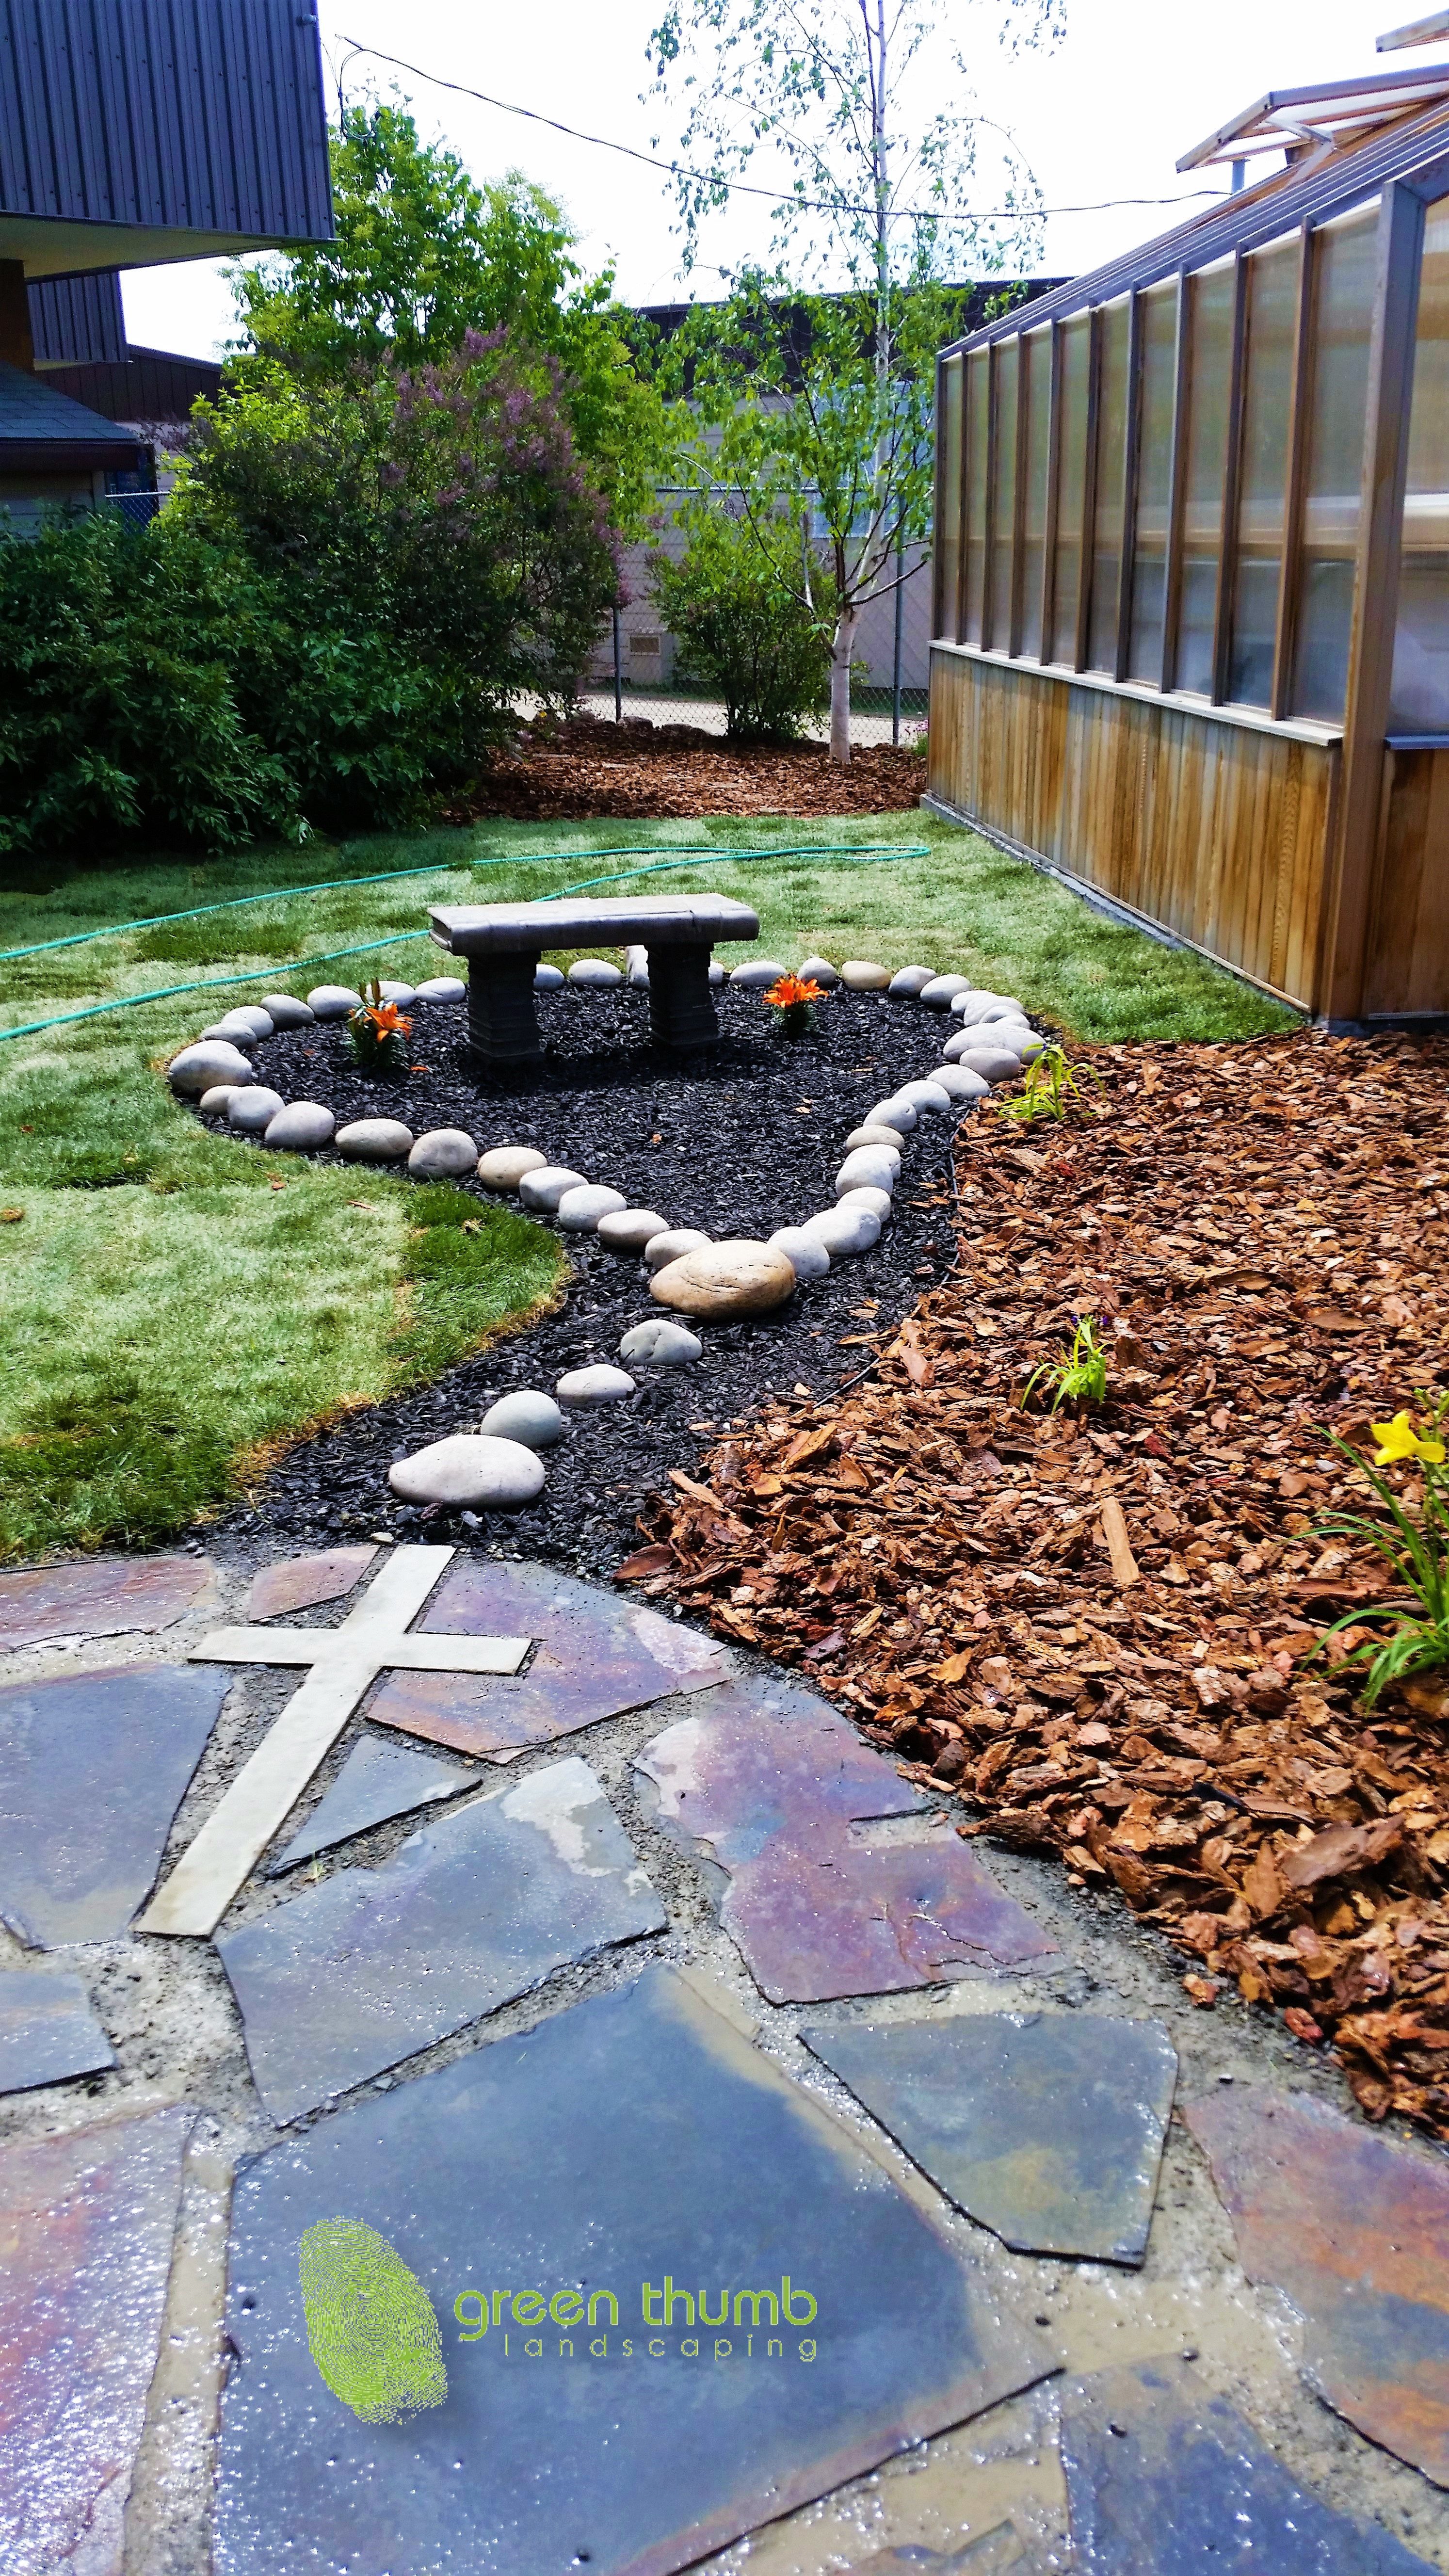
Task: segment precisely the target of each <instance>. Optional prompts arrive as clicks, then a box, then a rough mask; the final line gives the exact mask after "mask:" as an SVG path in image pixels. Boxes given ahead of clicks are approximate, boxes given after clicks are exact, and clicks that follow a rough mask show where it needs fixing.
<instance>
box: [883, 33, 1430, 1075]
mask: <svg viewBox="0 0 1449 2576" xmlns="http://www.w3.org/2000/svg"><path fill="white" fill-rule="evenodd" d="M1425 27H1426V28H1427V29H1428V30H1429V31H1430V32H1432V33H1433V34H1435V35H1442V34H1444V33H1445V32H1446V31H1449V16H1446V17H1445V18H1444V19H1441V20H1434V21H1427V22H1425ZM1423 34H1424V29H1422V28H1414V29H1406V30H1403V31H1401V32H1400V33H1399V34H1398V35H1396V36H1393V37H1389V38H1385V39H1381V40H1380V42H1381V49H1383V50H1388V49H1390V48H1393V47H1396V46H1399V45H1402V44H1404V43H1407V42H1411V41H1412V42H1418V41H1422V38H1423ZM1263 153H1273V154H1275V155H1284V156H1286V157H1285V158H1283V159H1281V160H1279V161H1278V163H1277V166H1275V167H1274V168H1273V169H1272V170H1271V171H1270V173H1269V175H1268V176H1267V177H1266V178H1263V179H1261V180H1259V181H1257V182H1256V183H1255V184H1250V185H1246V186H1244V185H1243V184H1241V183H1242V180H1243V177H1244V174H1245V171H1246V169H1247V167H1248V165H1249V164H1250V163H1251V162H1253V161H1254V160H1256V158H1257V156H1259V155H1260V154H1263ZM1218 163H1222V164H1232V165H1234V166H1233V171H1232V176H1233V180H1234V188H1233V192H1232V194H1230V195H1229V196H1228V197H1226V198H1225V199H1221V200H1219V201H1218V202H1217V203H1216V204H1214V205H1213V206H1212V207H1210V208H1209V209H1208V210H1207V211H1206V212H1205V213H1203V214H1201V215H1199V216H1196V217H1194V218H1193V220H1192V221H1191V222H1189V223H1187V224H1184V225H1183V226H1181V227H1180V228H1179V229H1178V230H1176V231H1174V232H1172V233H1169V234H1166V235H1164V236H1163V237H1162V238H1160V239H1159V240H1157V241H1154V242H1151V243H1149V244H1147V245H1146V246H1145V247H1144V248H1142V249H1141V250H1138V251H1136V252H1134V253H1132V254H1131V255H1130V256H1129V257H1126V258H1123V259H1120V260H1117V261H1115V262H1113V263H1112V264H1111V265H1110V266H1108V267H1105V268H1102V269H1099V270H1097V271H1096V272H1095V273H1094V274H1093V275H1090V276H1086V277H1081V278H1077V279H1074V280H1073V281H1072V282H1071V284H1070V285H1068V286H1065V287H1062V288H1059V289H1057V290H1056V291H1055V292H1054V293H1053V294H1051V295H1049V296H1046V297H1044V298H1042V299H1040V300H1039V301H1037V302H1035V303H1033V304H1031V305H1030V306H1024V307H1018V308H1017V309H1016V310H1014V311H1012V312H1009V313H1007V314H1006V315H1004V316H1003V317H1001V318H999V319H998V320H996V321H995V322H993V323H991V324H990V325H988V326H987V327H986V328H984V329H982V330H979V331H976V332H974V333H972V334H971V336H970V337H969V338H968V339H966V340H965V341H963V342H961V343H960V344H959V345H958V346H956V347H954V348H951V349H948V350H946V351H945V352H943V354H942V358H941V361H940V369H939V379H938V387H937V422H938V457H937V474H938V490H937V511H936V528H937V536H936V560H935V595H934V610H933V636H934V641H933V643H932V648H931V729H930V788H931V796H930V801H931V803H932V804H934V805H936V806H937V807H939V808H940V809H941V810H943V811H948V812H950V813H952V814H955V815H958V816H964V817H966V818H969V819H970V820H971V821H972V822H974V823H976V824H977V825H978V826H980V827H981V828H983V829H985V830H986V831H987V832H989V833H990V834H992V835H993V836H994V837H995V838H997V839H998V840H1000V841H1002V842H1003V843H1004V844H1005V845H1006V846H1008V847H1010V848H1012V849H1015V850H1017V851H1020V852H1021V853H1022V854H1023V855H1025V856H1027V857H1030V858H1032V859H1035V860H1037V861H1039V862H1045V863H1046V864H1048V865H1049V866H1051V867H1053V868H1055V869H1057V870H1059V871H1061V872H1062V873H1063V874H1064V875H1066V876H1068V877H1069V878H1071V879H1073V880H1075V881H1077V882H1080V883H1083V884H1085V885H1086V886H1088V887H1091V888H1093V889H1095V890H1096V891H1097V892H1098V893H1100V894H1101V895H1104V896H1106V897H1108V898H1110V899H1111V900H1112V901H1113V902H1114V903H1116V904H1118V905H1120V906H1123V907H1125V908H1126V909H1127V910H1128V911H1130V912H1131V913H1133V914H1135V915H1136V916H1137V917H1138V918H1140V919H1142V920H1143V921H1145V922H1146V923H1147V924H1149V925H1152V926H1156V927H1160V928H1162V929H1164V930H1166V931H1168V932H1170V933H1171V934H1172V935H1173V936H1175V937H1177V938H1179V939H1183V940H1186V941H1188V942H1190V943H1191V944H1192V945H1194V946H1196V947H1198V948H1201V949H1202V950H1203V951H1205V952H1206V953H1207V954H1209V955H1211V956H1213V957H1216V958H1219V959H1221V960H1222V961H1223V962H1224V963H1226V964H1228V965H1230V966H1232V967H1234V968H1236V969H1237V970H1238V972H1240V973H1241V974H1244V975H1246V976H1248V977H1250V978H1251V979H1252V980H1253V981H1254V982H1255V983H1258V984H1260V985H1263V986H1265V987H1266V988H1268V989H1270V990H1272V991H1273V992H1276V993H1279V994H1282V995H1284V996H1285V997H1286V998H1288V999H1290V1000H1292V1001H1293V1002H1296V1003H1298V1004H1299V1005H1301V1006H1302V1007H1304V1008H1305V1009H1308V1010H1311V1011H1313V1012H1315V1013H1317V1014H1319V1015H1320V1016H1322V1017H1324V1018H1326V1019H1328V1020H1329V1021H1330V1022H1333V1023H1345V1024H1353V1023H1360V1022H1365V1023H1371V1022H1383V1021H1407V1022H1412V1023H1417V1024H1422V1022H1423V1021H1424V1020H1425V1019H1426V1018H1428V1017H1431V1016H1434V1015H1441V1014H1444V1013H1446V1012H1449V64H1444V63H1435V64H1426V65H1423V66H1422V67H1416V68H1413V69H1408V70H1405V69H1387V68H1386V69H1385V71H1384V72H1383V73H1381V74H1380V75H1378V76H1377V77H1376V78H1373V79H1369V80H1356V81H1341V82H1329V83H1325V84H1320V85H1319V86H1317V87H1316V88H1312V89H1296V90H1287V91H1275V92H1272V93H1270V95H1269V96H1268V97H1266V98H1264V99H1260V100H1258V101H1257V102H1256V103H1255V104H1254V106H1253V107H1251V108H1249V109H1247V110H1246V111H1245V112H1244V113H1243V114H1242V115H1241V116H1239V117H1237V118H1235V119H1233V120H1232V122H1231V123H1230V124H1228V125H1227V126H1225V127H1223V128H1222V129H1220V131H1219V132H1218V133H1216V134H1214V135H1212V136H1210V137H1209V138H1208V139H1207V141H1206V142H1205V143H1202V144H1200V145H1199V146H1197V147H1196V149H1195V150H1194V151H1192V152H1190V153H1188V154H1186V155H1185V156H1184V158H1183V160H1182V161H1181V162H1180V163H1179V165H1178V166H1179V168H1180V169H1182V170H1184V171H1194V170H1199V169H1202V168H1204V167H1208V166H1211V165H1213V164H1218Z"/></svg>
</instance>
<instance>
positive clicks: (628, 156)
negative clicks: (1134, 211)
mask: <svg viewBox="0 0 1449 2576" xmlns="http://www.w3.org/2000/svg"><path fill="white" fill-rule="evenodd" d="M342 41H343V43H344V44H345V45H350V46H351V47H352V52H351V54H349V55H348V56H347V57H346V61H348V62H351V61H352V60H353V58H354V57H355V56H356V55H358V54H367V55H369V56H370V57H371V59H372V60H373V61H374V62H378V63H387V64H388V65H390V67H391V68H392V70H394V71H399V72H410V73H411V75H412V77H413V79H414V80H422V81H427V82H428V83H429V84H430V85H431V87H432V88H434V89H450V90H455V91H456V92H457V94H458V96H459V97H460V98H476V99H477V100H478V101H479V102H480V103H481V105H482V106H484V107H496V108H497V109H499V111H500V112H501V114H503V115H504V116H522V117H526V118H527V120H528V122H529V124H530V125H546V126H548V127H549V128H550V130H551V132H553V133H554V134H566V135H567V136H568V138H569V141H570V142H571V143H593V144H596V145H597V146H598V148H599V150H600V151H601V152H620V153H622V154H623V156H624V158H625V160H626V161H641V162H642V163H643V165H644V167H645V169H646V170H663V171H664V172H665V173H666V175H667V176H668V177H669V178H671V179H691V180H693V181H694V183H695V184H696V186H698V187H702V188H723V189H724V190H725V192H726V193H727V195H729V196H732V197H764V198H765V199H767V201H768V202H769V203H770V204H771V205H774V206H798V207H799V209H800V211H801V213H802V214H816V215H865V214H873V213H874V211H875V209H874V207H872V206H853V205H851V204H850V202H849V200H848V199H847V198H844V197H801V196H797V195H796V193H795V191H794V189H792V188H756V187H754V186H752V185H751V183H750V181H749V180H748V179H725V178H722V177H721V176H720V174H719V173H718V171H714V170H690V169H687V168H684V167H682V166H681V165H680V163H679V162H678V161H661V160H660V159H659V158H658V157H657V155H656V154H655V153H652V152H640V151H638V150H637V149H636V147H635V146H634V145H633V144H632V143H616V142H615V141H614V140H613V138H612V137H611V136H610V135H607V134H585V133H584V132H583V130H582V128H581V127H579V126H577V125H564V124H562V123H561V122H560V120H559V118H558V117H556V116H544V115H543V114H541V112H540V111H539V109H538V108H536V107H519V106H518V105H517V104H516V103H515V101H514V100H512V99H508V98H493V97H491V96H490V95H489V93H488V91H487V90H486V89H472V88H470V87H469V85H468V83H467V82H466V81H453V80H444V79H443V77H442V75H441V73H439V72H428V71H424V70H423V68H422V66H421V65H420V64H418V63H407V62H404V61H403V59H402V57H401V55H400V54H385V53H383V52H382V51H381V49H380V48H379V47H378V46H377V45H364V44H360V43H359V42H358V40H357V38H356V37H355V36H348V35H344V36H343V39H342ZM340 86H341V84H340V81H339V89H340ZM1221 193H1222V192H1221V190H1220V189H1217V188H1190V189H1188V190H1187V191H1186V193H1185V194H1184V195H1182V196H1177V197H1101V198H1098V199H1096V200H1095V201H1094V202H1093V203H1092V204H1091V205H1085V206H987V207H984V208H983V207H972V208H969V209H963V210H962V211H961V212H960V213H958V214H956V215H955V216H953V218H952V220H953V221H954V222H956V223H973V224H989V223H1021V222H1024V221H1029V220H1030V221H1034V220H1035V219H1036V218H1037V217H1039V216H1044V215H1106V214H1114V213H1116V212H1117V210H1118V209H1119V208H1121V207H1126V206H1190V205H1194V204H1196V203H1197V202H1198V201H1199V200H1200V199H1202V198H1204V197H1211V198H1212V199H1214V200H1215V201H1216V199H1217V198H1219V197H1220V196H1221ZM890 212H891V214H892V215H893V216H900V217H901V218H903V219H904V220H905V221H906V222H909V223H922V224H930V223H940V222H941V221H942V219H943V216H944V214H945V209H944V208H943V207H940V206H892V207H891V209H890Z"/></svg>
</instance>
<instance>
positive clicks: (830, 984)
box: [796, 957, 840, 993]
mask: <svg viewBox="0 0 1449 2576" xmlns="http://www.w3.org/2000/svg"><path fill="white" fill-rule="evenodd" d="M796 972H797V974H798V975H799V977H800V980H801V982H802V984H804V983H808V984H818V985H819V987H820V989H821V991H822V993H833V992H834V990H835V987H836V985H837V984H838V983H839V981H840V977H839V976H838V975H837V973H836V971H835V968H834V967H833V966H832V965H831V963H830V960H829V958H828V957H807V958H806V960H805V963H804V965H803V966H800V967H797V969H796Z"/></svg>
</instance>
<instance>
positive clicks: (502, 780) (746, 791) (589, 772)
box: [444, 716, 926, 823]
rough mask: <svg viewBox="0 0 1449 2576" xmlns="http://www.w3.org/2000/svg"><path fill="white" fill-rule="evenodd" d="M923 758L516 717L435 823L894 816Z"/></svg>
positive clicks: (642, 725)
mask: <svg viewBox="0 0 1449 2576" xmlns="http://www.w3.org/2000/svg"><path fill="white" fill-rule="evenodd" d="M925 786H926V764H925V762H924V760H922V759H921V758H920V756H919V754H918V753H916V752H910V751H893V750H891V749H890V748H889V746H885V747H882V748H880V749H876V750H867V751H855V752H852V754H851V757H850V762H849V765H848V766H846V765H844V764H842V763H839V762H836V761H833V760H831V758H830V756H829V754H828V753H827V752H826V751H825V750H824V748H823V746H822V745H821V744H819V743H814V742H803V743H798V744H794V745H791V746H789V747H788V748H786V749H783V750H782V749H778V748H764V747H761V748H760V749H758V750H752V749H749V748H747V747H745V746H744V745H740V744H734V743H730V744H726V743H724V742H723V741H722V740H721V738H720V736H719V735H718V734H713V733H705V732H704V731H703V730H702V728H701V727H700V726H698V725H682V724H681V725H655V724H652V723H651V722H650V720H649V718H648V717H647V716H626V718H625V719H624V722H623V723H622V724H621V725H615V724H609V723H607V722H601V721H600V720H599V719H598V718H597V717H594V716H576V717H575V718H574V719H573V720H572V721H571V722H570V723H568V724H551V723H549V722H548V720H547V719H546V718H544V717H537V718H535V720H534V722H533V723H532V724H531V725H526V726H525V727H524V728H523V730H522V732H521V734H520V735H519V738H518V744H517V748H516V749H515V750H513V751H509V752H502V753H500V754H499V755H498V756H497V758H495V759H494V760H493V761H492V762H491V764H490V765H489V767H488V769H487V770H486V771H485V772H484V774H483V776H482V777H481V778H480V779H479V781H478V783H477V785H476V786H475V787H474V788H472V789H471V790H470V791H469V793H468V794H467V795H466V796H460V797H457V798H455V799H454V800H453V802H452V803H451V804H450V805H449V807H448V809H447V812H446V814H445V816H444V820H445V821H447V822H449V823H473V822H477V821H479V820H480V819H481V818H482V817H483V816H485V815H489V814H510V815H513V816H515V817H517V818H518V819H520V820H522V821H537V822H542V823H548V822H560V821H564V820H576V819H577V818H579V817H580V816H583V815H598V816H603V817H609V816H615V817H620V818H624V819H634V820H640V821H645V820H661V821H662V820H672V819H675V818H679V817H684V818H689V817H691V816H694V815H697V814H734V815H739V814H801V815H826V814H897V813H905V812H907V811H909V810H910V809H911V808H912V807H913V806H916V805H918V804H919V803H920V801H921V797H922V796H923V794H924V793H925Z"/></svg>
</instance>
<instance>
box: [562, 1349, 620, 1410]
mask: <svg viewBox="0 0 1449 2576" xmlns="http://www.w3.org/2000/svg"><path fill="white" fill-rule="evenodd" d="M553 1391H554V1394H555V1395H556V1396H557V1397H558V1400H559V1402H560V1404H571V1405H572V1406H573V1407H574V1409H575V1411H576V1412H578V1411H582V1410H584V1409H585V1408H587V1407H588V1406H590V1405H594V1404H621V1403H622V1402H623V1400H624V1398H625V1396H626V1395H632V1394H633V1392H634V1380H633V1379H632V1378H631V1376H630V1375H629V1372H628V1370H627V1369H621V1368H611V1367H610V1366H609V1364H608V1361H607V1360H599V1361H597V1362H596V1363H595V1365H594V1367H592V1368H581V1369H565V1371H564V1373H563V1376H562V1377H561V1378H556V1379H555V1380H554V1389H553Z"/></svg>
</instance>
